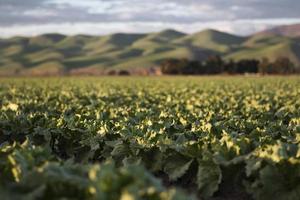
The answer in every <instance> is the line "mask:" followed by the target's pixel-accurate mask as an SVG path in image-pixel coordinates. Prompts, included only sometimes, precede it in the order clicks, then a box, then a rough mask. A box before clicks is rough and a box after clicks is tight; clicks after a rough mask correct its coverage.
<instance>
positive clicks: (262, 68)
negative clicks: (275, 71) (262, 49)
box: [258, 58, 272, 74]
mask: <svg viewBox="0 0 300 200" xmlns="http://www.w3.org/2000/svg"><path fill="white" fill-rule="evenodd" d="M271 68H272V63H270V61H269V59H268V58H263V59H262V61H261V62H260V63H259V65H258V72H259V73H260V74H270V73H271V71H272V69H271Z"/></svg>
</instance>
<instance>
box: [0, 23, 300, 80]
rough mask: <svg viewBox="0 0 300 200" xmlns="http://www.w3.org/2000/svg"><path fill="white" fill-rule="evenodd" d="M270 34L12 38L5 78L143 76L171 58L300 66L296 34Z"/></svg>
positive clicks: (1, 55)
mask: <svg viewBox="0 0 300 200" xmlns="http://www.w3.org/2000/svg"><path fill="white" fill-rule="evenodd" d="M296 26H299V25H295V27H296ZM271 30H276V29H271ZM271 30H269V31H265V32H260V33H257V34H254V35H251V36H248V37H241V36H236V35H232V34H229V33H224V32H220V31H216V30H211V29H208V30H204V31H201V32H198V33H195V34H185V33H181V32H178V31H176V30H171V29H168V30H164V31H161V32H157V33H149V34H125V33H116V34H112V35H106V36H87V35H75V36H66V35H61V34H44V35H39V36H35V37H12V38H8V39H0V75H2V76H4V75H17V74H19V75H56V74H68V73H71V74H87V73H88V74H101V73H102V72H103V71H106V72H107V71H111V70H115V71H118V70H124V69H126V70H144V69H149V68H153V67H156V66H158V65H159V63H160V62H162V61H163V60H165V59H167V58H187V59H192V60H204V59H206V58H208V57H209V56H211V55H220V56H222V57H223V58H225V59H235V60H238V59H242V58H256V59H261V58H263V57H267V58H269V59H270V60H274V59H276V58H278V57H280V56H285V57H288V58H290V59H291V60H292V61H293V62H294V63H295V64H297V65H299V66H300V37H295V36H296V35H297V34H296V31H294V32H293V34H292V33H291V32H290V33H289V34H291V35H289V34H287V32H284V31H283V32H280V33H281V34H279V32H276V31H271ZM278 30H283V29H281V28H280V27H279V29H278ZM289 30H292V29H289ZM295 30H296V29H295ZM286 35H288V36H286ZM291 36H293V37H291Z"/></svg>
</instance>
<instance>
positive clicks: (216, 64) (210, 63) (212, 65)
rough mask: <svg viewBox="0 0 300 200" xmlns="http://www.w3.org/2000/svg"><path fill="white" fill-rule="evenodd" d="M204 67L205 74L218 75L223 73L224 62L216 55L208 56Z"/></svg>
mask: <svg viewBox="0 0 300 200" xmlns="http://www.w3.org/2000/svg"><path fill="white" fill-rule="evenodd" d="M204 65H205V68H206V73H207V74H218V73H221V72H223V68H224V61H223V60H222V58H221V57H220V56H218V55H216V56H210V57H208V59H207V60H206V61H205V64H204Z"/></svg>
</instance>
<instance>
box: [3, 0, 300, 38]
mask: <svg viewBox="0 0 300 200" xmlns="http://www.w3.org/2000/svg"><path fill="white" fill-rule="evenodd" d="M299 11H300V1H299V0H168V1H167V0H0V37H11V36H15V35H26V36H32V35H39V34H43V33H62V34H68V35H75V34H89V35H105V34H110V33H116V32H124V33H132V32H134V33H144V32H156V31H160V30H164V29H176V30H178V31H182V32H186V33H194V32H197V31H201V30H203V29H207V28H211V29H217V30H220V31H226V32H229V33H234V34H237V35H249V34H252V33H254V32H257V31H261V30H264V29H266V28H269V27H273V26H276V25H288V24H295V23H300V12H299Z"/></svg>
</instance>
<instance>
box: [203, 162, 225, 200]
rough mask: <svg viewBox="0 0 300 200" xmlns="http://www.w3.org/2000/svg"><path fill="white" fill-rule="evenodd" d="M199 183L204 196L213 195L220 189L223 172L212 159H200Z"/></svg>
mask: <svg viewBox="0 0 300 200" xmlns="http://www.w3.org/2000/svg"><path fill="white" fill-rule="evenodd" d="M198 163H199V167H198V174H197V185H198V189H199V191H200V193H201V195H202V196H203V197H204V198H207V197H211V196H212V195H213V194H214V193H215V192H216V191H218V189H219V184H220V183H221V180H222V172H221V169H220V167H219V165H217V164H215V163H214V162H213V161H212V160H205V161H199V162H198Z"/></svg>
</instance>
